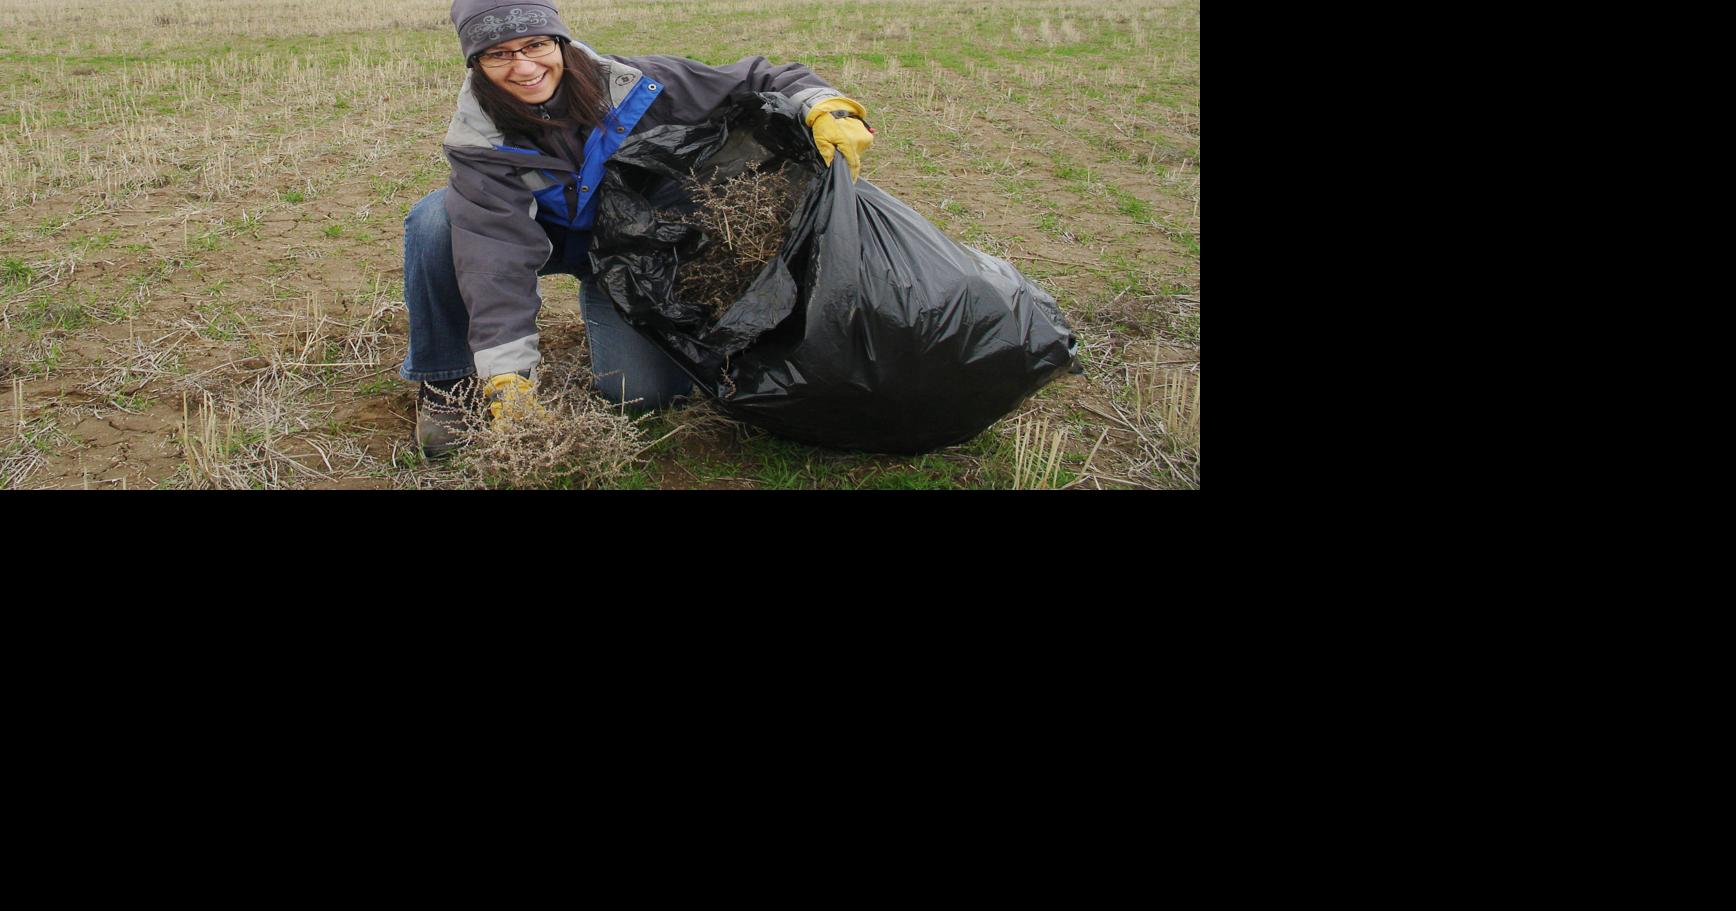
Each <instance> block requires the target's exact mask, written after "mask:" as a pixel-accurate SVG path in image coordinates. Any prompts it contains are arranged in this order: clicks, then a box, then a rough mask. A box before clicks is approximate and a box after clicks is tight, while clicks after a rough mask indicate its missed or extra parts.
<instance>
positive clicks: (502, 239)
mask: <svg viewBox="0 0 1736 911" xmlns="http://www.w3.org/2000/svg"><path fill="white" fill-rule="evenodd" d="M446 158H447V160H448V161H450V162H451V163H452V177H451V182H450V184H449V186H448V189H447V192H446V217H447V219H448V220H449V221H450V222H451V224H452V265H453V268H454V269H455V270H456V272H457V273H458V290H459V293H460V294H462V295H463V297H464V306H465V309H466V310H467V311H469V313H470V350H471V353H472V354H473V355H474V356H475V358H476V372H477V374H478V375H479V376H482V377H490V376H497V375H499V374H502V373H513V372H515V371H519V370H529V369H534V368H535V367H536V365H537V363H538V361H539V360H540V359H541V358H540V355H539V353H538V348H537V341H538V339H537V331H536V315H537V311H538V310H539V309H541V307H542V299H541V298H540V297H539V296H538V294H537V270H538V269H541V268H542V267H543V264H544V263H546V262H547V261H548V258H549V253H550V252H551V251H552V247H553V245H552V244H551V243H550V242H549V238H548V234H546V233H545V232H544V231H543V229H542V226H541V225H539V224H538V223H537V221H536V208H535V207H536V200H535V198H534V197H532V196H531V191H530V189H529V188H528V187H526V186H525V185H524V184H523V182H521V181H520V180H518V179H517V177H516V176H515V175H514V173H513V170H512V168H511V167H509V166H507V165H504V164H500V163H497V162H489V161H477V160H474V159H470V158H466V157H465V156H463V155H457V154H453V152H452V150H451V149H450V148H448V149H447V152H446Z"/></svg>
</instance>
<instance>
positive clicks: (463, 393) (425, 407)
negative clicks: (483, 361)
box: [416, 376, 478, 459]
mask: <svg viewBox="0 0 1736 911" xmlns="http://www.w3.org/2000/svg"><path fill="white" fill-rule="evenodd" d="M477 405H478V403H477V401H476V378H475V377H472V376H465V377H459V378H458V379H455V380H435V381H433V382H424V383H423V384H422V388H421V389H419V390H417V392H416V443H417V444H418V445H420V446H421V447H422V455H424V456H426V457H428V458H430V459H438V458H441V457H443V456H447V455H451V454H452V452H453V451H454V450H456V449H457V448H458V446H459V441H458V430H459V429H460V428H462V427H463V426H464V421H465V417H466V416H467V415H470V414H472V413H474V412H475V411H476V410H477Z"/></svg>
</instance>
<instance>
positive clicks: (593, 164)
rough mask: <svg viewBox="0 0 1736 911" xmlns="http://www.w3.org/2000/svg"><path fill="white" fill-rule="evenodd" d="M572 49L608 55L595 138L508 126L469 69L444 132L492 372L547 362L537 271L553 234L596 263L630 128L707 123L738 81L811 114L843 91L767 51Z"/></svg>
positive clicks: (479, 354)
mask: <svg viewBox="0 0 1736 911" xmlns="http://www.w3.org/2000/svg"><path fill="white" fill-rule="evenodd" d="M574 47H576V48H578V49H580V50H581V51H582V52H583V53H585V54H586V55H588V56H589V57H590V58H591V59H593V60H595V61H597V62H598V63H599V64H601V66H602V67H603V71H604V76H605V78H606V79H607V80H608V86H609V93H610V95H609V102H610V105H611V110H610V112H609V114H608V116H607V117H606V119H605V120H604V122H603V124H602V125H601V126H599V127H597V128H596V129H594V130H592V131H591V133H590V135H589V136H587V137H584V138H583V139H581V138H580V137H578V136H577V135H572V136H551V137H549V138H547V139H545V140H542V141H541V142H540V143H538V142H533V140H532V138H527V137H524V136H516V135H515V136H511V137H508V136H506V135H504V134H502V132H501V131H500V130H499V129H497V128H496V127H495V125H494V122H493V121H492V120H490V119H489V117H488V116H487V115H486V114H484V113H483V112H482V108H481V106H480V105H478V104H477V102H476V98H475V96H474V95H472V94H471V91H470V80H471V79H473V78H476V74H475V73H472V74H471V75H469V76H467V77H466V78H465V80H464V87H463V89H462V90H460V91H459V93H458V110H457V112H456V113H454V114H453V115H452V123H451V126H450V127H448V128H447V131H446V141H445V151H446V158H447V160H448V161H449V162H451V164H452V177H451V183H450V184H449V188H448V191H447V193H446V214H447V217H448V218H449V219H450V221H451V223H452V260H453V266H454V267H455V268H456V269H457V272H458V289H459V292H460V293H461V294H462V295H463V297H464V305H465V308H466V309H467V310H468V311H469V312H470V350H471V353H472V354H473V355H474V356H475V358H476V372H477V374H478V375H480V376H483V377H490V376H498V375H499V374H502V373H512V372H515V371H520V370H530V369H534V368H535V367H536V365H537V363H538V361H540V360H541V356H540V354H539V352H538V339H537V331H536V314H537V310H538V309H539V308H540V307H541V306H542V300H541V298H539V297H538V296H537V271H538V270H539V269H541V268H542V267H543V265H544V264H545V263H546V262H547V261H548V259H549V256H550V254H551V253H552V252H553V251H554V249H555V245H554V242H553V241H551V237H554V238H558V239H561V240H563V241H564V245H565V246H564V249H563V256H564V258H565V260H566V261H567V262H568V263H569V264H577V266H578V269H577V271H579V272H580V273H584V272H588V270H589V265H588V258H587V257H586V256H585V253H584V251H585V249H586V248H587V246H588V243H589V229H590V226H591V217H592V214H593V213H594V212H595V210H596V205H595V199H596V191H597V188H598V186H599V185H600V184H601V182H602V176H603V164H604V162H606V161H607V160H608V158H609V156H610V155H613V154H614V152H615V149H616V148H618V147H619V146H620V144H621V142H622V141H623V140H625V139H626V138H627V137H628V136H631V135H632V134H633V133H635V132H637V131H639V130H644V129H649V128H651V127H655V126H662V125H664V124H671V123H675V124H698V123H703V122H704V121H705V119H706V117H707V115H709V114H710V113H711V112H712V110H713V109H715V108H716V107H717V106H718V105H719V104H721V103H722V102H723V101H724V100H726V99H727V98H728V97H729V96H730V95H731V94H733V93H735V92H738V91H750V92H781V93H783V94H785V95H788V96H790V98H791V99H792V100H794V101H795V102H796V103H797V104H800V105H801V106H802V111H803V113H804V114H806V113H807V111H808V109H809V108H810V107H812V106H813V105H814V104H817V103H819V102H821V101H824V100H826V99H827V98H835V97H838V96H839V94H840V93H839V92H838V91H836V90H834V89H833V88H832V87H831V86H829V85H827V84H826V83H825V82H824V81H822V80H821V79H820V78H819V77H818V76H816V75H814V73H813V72H812V71H811V70H809V69H808V68H807V67H806V66H803V65H802V64H799V63H786V64H781V65H777V66H773V65H772V64H771V63H770V62H768V61H767V60H766V59H765V58H764V57H748V58H746V59H743V60H741V61H738V62H736V63H732V64H730V65H728V66H721V67H716V66H707V65H706V64H703V63H700V62H698V61H695V60H688V59H685V58H681V57H663V56H649V57H615V56H599V55H598V54H596V53H595V52H594V51H592V50H591V49H590V48H588V47H585V46H584V45H582V44H579V43H578V42H574ZM484 78H486V77H484Z"/></svg>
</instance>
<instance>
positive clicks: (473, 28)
mask: <svg viewBox="0 0 1736 911" xmlns="http://www.w3.org/2000/svg"><path fill="white" fill-rule="evenodd" d="M452 25H453V26H454V27H455V28H457V29H458V44H459V45H460V46H461V47H463V48H464V62H465V63H466V64H468V63H469V62H470V61H471V59H472V58H474V57H475V56H476V55H477V54H478V53H480V52H482V51H486V50H488V49H489V48H491V47H493V46H495V45H496V44H499V43H500V42H502V41H509V40H511V39H513V38H523V37H524V36H526V35H559V36H560V37H562V38H565V39H567V40H568V41H571V40H573V35H572V33H571V32H569V31H567V24H566V23H565V22H562V21H561V14H560V11H559V10H557V9H555V5H554V3H553V2H534V3H500V2H498V0H452Z"/></svg>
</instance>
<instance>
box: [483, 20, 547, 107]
mask: <svg viewBox="0 0 1736 911" xmlns="http://www.w3.org/2000/svg"><path fill="white" fill-rule="evenodd" d="M525 48H529V49H530V51H531V52H532V53H536V52H538V51H543V52H545V55H544V56H542V57H536V58H527V57H526V56H525V55H524V54H513V55H512V62H511V63H509V64H506V65H505V66H491V65H490V64H493V63H496V62H498V61H496V60H491V59H490V58H489V56H488V55H489V54H498V53H503V52H506V51H516V50H521V49H525ZM477 66H478V68H479V69H481V70H482V72H483V75H485V76H487V77H488V78H489V79H490V80H492V81H493V82H494V84H495V85H498V86H500V87H501V88H503V89H505V90H506V92H507V94H509V95H511V96H512V97H514V98H517V99H518V100H520V101H522V102H524V103H525V104H542V103H543V102H545V101H547V100H549V99H550V98H553V97H554V94H555V89H556V88H557V87H558V86H560V84H561V70H562V66H561V52H560V45H559V43H558V42H556V41H555V39H554V38H551V37H549V36H547V35H532V36H530V37H528V38H514V39H512V40H511V41H502V42H501V43H499V44H496V45H494V46H493V47H491V48H489V49H488V50H486V51H483V52H482V56H481V57H480V58H479V59H478V60H477Z"/></svg>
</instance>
